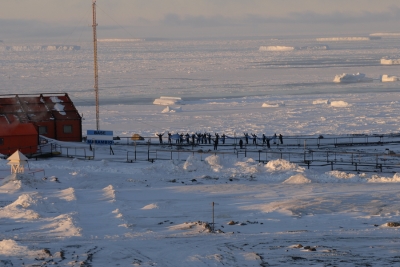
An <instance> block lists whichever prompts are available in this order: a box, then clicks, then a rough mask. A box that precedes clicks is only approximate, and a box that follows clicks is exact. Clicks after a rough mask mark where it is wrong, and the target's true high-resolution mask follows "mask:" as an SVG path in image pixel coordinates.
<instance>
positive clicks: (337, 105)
mask: <svg viewBox="0 0 400 267" xmlns="http://www.w3.org/2000/svg"><path fill="white" fill-rule="evenodd" d="M331 107H335V108H345V107H351V105H350V104H349V103H347V102H345V101H342V100H337V101H332V102H331Z"/></svg>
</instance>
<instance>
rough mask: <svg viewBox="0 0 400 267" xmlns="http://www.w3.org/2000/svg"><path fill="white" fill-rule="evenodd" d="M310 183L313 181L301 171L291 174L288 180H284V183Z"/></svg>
mask: <svg viewBox="0 0 400 267" xmlns="http://www.w3.org/2000/svg"><path fill="white" fill-rule="evenodd" d="M308 183H311V180H310V179H308V178H306V177H305V176H304V175H303V174H301V173H298V174H296V175H293V176H290V177H289V178H288V179H287V180H285V181H283V184H308Z"/></svg>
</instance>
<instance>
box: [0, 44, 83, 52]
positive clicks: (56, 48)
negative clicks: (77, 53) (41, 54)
mask: <svg viewBox="0 0 400 267" xmlns="http://www.w3.org/2000/svg"><path fill="white" fill-rule="evenodd" d="M80 49H81V47H80V46H78V45H17V46H5V47H1V48H0V50H1V51H73V50H80Z"/></svg>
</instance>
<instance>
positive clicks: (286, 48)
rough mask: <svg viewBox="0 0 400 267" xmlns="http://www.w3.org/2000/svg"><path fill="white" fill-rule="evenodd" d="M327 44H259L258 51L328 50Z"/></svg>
mask: <svg viewBox="0 0 400 267" xmlns="http://www.w3.org/2000/svg"><path fill="white" fill-rule="evenodd" d="M328 49H329V46H327V45H311V46H300V47H297V46H260V48H259V49H258V50H259V51H270V52H285V51H294V50H328Z"/></svg>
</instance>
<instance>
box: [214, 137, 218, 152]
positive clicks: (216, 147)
mask: <svg viewBox="0 0 400 267" xmlns="http://www.w3.org/2000/svg"><path fill="white" fill-rule="evenodd" d="M213 142H214V150H217V149H218V138H215V139H213Z"/></svg>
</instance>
